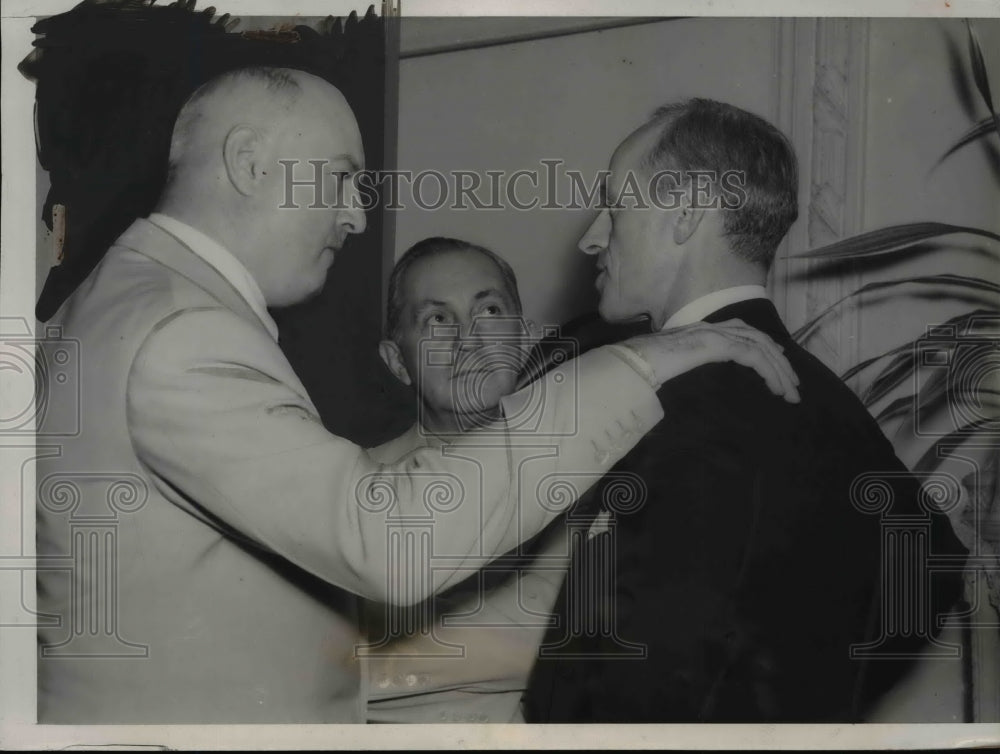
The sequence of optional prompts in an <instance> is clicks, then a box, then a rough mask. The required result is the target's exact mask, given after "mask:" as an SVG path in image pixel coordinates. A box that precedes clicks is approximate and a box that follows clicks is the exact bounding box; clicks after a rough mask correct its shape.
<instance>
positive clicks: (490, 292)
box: [473, 288, 504, 301]
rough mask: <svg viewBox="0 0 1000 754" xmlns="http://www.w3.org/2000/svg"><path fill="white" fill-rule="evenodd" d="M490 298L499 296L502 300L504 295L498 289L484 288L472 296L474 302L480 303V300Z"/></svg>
mask: <svg viewBox="0 0 1000 754" xmlns="http://www.w3.org/2000/svg"><path fill="white" fill-rule="evenodd" d="M490 296H499V297H500V298H503V296H504V294H503V291H501V290H500V289H499V288H485V289H483V290H481V291H479V293H477V294H476V295H475V296H473V298H474V299H475V300H476V301H481V300H482V299H484V298H489V297H490Z"/></svg>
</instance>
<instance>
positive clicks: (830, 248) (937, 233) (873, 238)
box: [785, 223, 1000, 259]
mask: <svg viewBox="0 0 1000 754" xmlns="http://www.w3.org/2000/svg"><path fill="white" fill-rule="evenodd" d="M953 233H970V234H972V235H976V236H981V237H982V238H989V239H991V240H993V241H1000V234H998V233H994V232H993V231H989V230H984V229H983V228H970V227H967V226H964V225H948V224H947V223H908V224H906V225H891V226H889V227H888V228H880V229H878V230H872V231H869V232H867V233H860V234H858V235H856V236H851V237H850V238H844V239H842V240H840V241H835V242H834V243H831V244H827V245H826V246H821V247H820V248H818V249H812V250H811V251H804V252H800V253H798V254H789V255H788V256H787V257H785V258H786V259H817V258H823V259H854V258H859V257H871V256H877V255H879V254H889V253H891V252H894V251H899V250H900V249H904V248H906V247H907V246H912V245H913V244H916V243H920V242H921V241H929V240H931V239H932V238H940V237H941V236H949V235H951V234H953Z"/></svg>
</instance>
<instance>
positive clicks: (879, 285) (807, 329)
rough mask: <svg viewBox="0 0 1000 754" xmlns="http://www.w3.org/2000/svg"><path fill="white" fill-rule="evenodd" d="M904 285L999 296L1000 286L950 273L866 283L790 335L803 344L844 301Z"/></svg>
mask: <svg viewBox="0 0 1000 754" xmlns="http://www.w3.org/2000/svg"><path fill="white" fill-rule="evenodd" d="M905 285H915V286H919V287H923V288H931V289H933V288H943V289H948V288H951V289H957V290H967V291H976V292H979V293H993V294H998V295H1000V285H998V284H996V283H992V282H990V281H989V280H984V279H983V278H977V277H970V276H968V275H954V274H951V273H945V274H941V275H922V276H919V277H910V278H898V279H895V280H880V281H877V282H874V283H867V284H865V285H863V286H861V287H860V288H858V289H857V290H856V291H851V292H850V293H848V294H846V295H845V296H841V297H840V298H839V299H837V300H836V301H834V302H833V303H832V304H830V305H829V306H828V307H827V308H826V309H824V310H823V311H821V312H820V313H819V314H817V315H816V316H815V317H813V318H812V319H811V320H810V321H809V322H806V323H805V324H804V325H802V327H800V328H799V329H798V330H796V331H795V332H794V333H792V338H793V339H794V340H795V341H796V342H799V343H801V342H803V341H804V340H805V339H806V338H807V337H808V336H809V335H810V334H811V333H812V332H813V330H815V329H816V327H817V326H818V325H819V323H820V322H822V321H823V320H824V319H826V318H827V317H828V316H829V315H830V313H831V312H833V311H834V310H835V309H836V308H837V307H838V306H840V305H841V304H842V303H844V302H845V301H847V300H849V299H852V298H857V297H858V296H863V295H864V294H866V293H873V292H875V291H884V290H888V289H890V288H897V287H900V286H905Z"/></svg>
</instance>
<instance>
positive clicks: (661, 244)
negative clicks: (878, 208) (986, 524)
mask: <svg viewBox="0 0 1000 754" xmlns="http://www.w3.org/2000/svg"><path fill="white" fill-rule="evenodd" d="M796 197H797V167H796V160H795V155H794V152H793V150H792V147H791V145H790V144H789V142H788V140H787V139H786V138H785V137H784V136H783V135H782V134H781V133H780V132H779V131H778V130H777V129H775V128H774V127H773V126H771V125H770V124H769V123H767V122H765V121H764V120H762V119H761V118H759V117H757V116H754V115H752V114H750V113H747V112H745V111H743V110H739V109H737V108H735V107H732V106H729V105H726V104H722V103H719V102H713V101H709V100H702V99H694V100H690V101H687V102H682V103H679V104H673V105H669V106H667V107H664V108H661V109H660V110H658V111H657V112H656V114H655V115H654V116H653V118H652V119H651V120H650V121H648V122H647V123H646V124H644V125H642V126H641V127H640V128H639V129H637V130H636V131H635V132H633V133H632V134H631V135H630V136H629V137H628V138H626V139H625V141H624V142H622V144H621V145H619V147H618V148H617V149H616V150H615V153H614V155H613V156H612V159H611V165H610V175H609V178H608V180H607V183H606V186H605V195H604V198H605V202H604V203H605V208H604V209H602V210H601V212H600V214H599V215H598V216H597V218H596V219H595V220H594V222H593V224H592V225H591V226H590V228H589V229H588V230H587V232H586V234H585V235H584V236H583V238H582V239H581V240H580V244H579V246H580V249H581V250H582V251H583V252H584V253H586V254H591V255H593V256H595V258H596V261H597V269H598V277H597V282H596V285H597V289H598V291H599V293H600V305H599V312H600V315H601V317H602V318H604V319H605V320H607V321H609V322H626V321H629V320H633V319H635V318H637V317H647V318H648V320H649V323H650V325H651V329H652V330H653V331H660V330H666V331H669V330H670V329H672V328H676V327H683V326H686V325H690V324H691V323H693V322H699V321H705V322H719V321H723V320H727V319H730V318H733V317H736V318H739V319H741V320H743V321H745V322H747V323H748V324H750V325H752V326H754V327H756V328H759V329H760V330H762V331H764V332H766V333H768V334H769V335H770V336H771V337H773V338H774V339H775V341H776V342H777V343H779V344H780V345H781V346H782V347H783V348H784V349H785V354H786V355H787V356H788V358H789V360H790V361H791V363H792V365H793V367H794V368H795V371H796V372H797V374H798V375H799V377H800V378H801V386H800V387H801V395H802V402H801V403H800V404H796V405H791V404H788V403H785V402H783V401H780V400H774V399H773V398H772V397H771V396H769V395H767V394H766V392H764V391H761V390H760V389H759V386H758V385H756V384H754V383H753V381H752V380H748V376H749V375H748V373H747V372H746V370H744V369H742V368H740V367H739V366H734V365H721V364H720V365H709V366H706V367H703V368H699V369H696V370H693V371H691V372H690V373H688V374H686V375H684V376H683V377H682V378H680V379H679V380H677V381H676V382H675V383H673V384H672V385H671V389H670V390H669V391H661V392H660V394H659V395H660V400H661V403H662V406H663V411H664V415H665V416H666V417H667V419H666V421H665V422H664V424H663V427H664V428H666V427H669V428H670V429H669V431H660V429H659V428H654V429H653V431H652V432H650V433H649V434H648V435H647V436H646V438H645V439H644V440H643V441H642V442H641V443H640V444H639V445H638V446H637V447H636V448H635V449H634V450H633V451H632V452H630V453H629V454H628V455H627V456H626V458H625V459H623V461H622V462H621V463H620V464H618V466H616V471H620V472H625V473H631V474H635V475H637V476H638V477H640V478H641V479H642V480H643V481H644V483H645V491H646V496H645V499H644V501H640V502H641V503H642V504H639V505H635V506H633V507H632V508H631V509H630V510H628V511H622V510H619V511H618V512H615V511H614V510H611V509H609V508H607V507H605V508H604V509H603V510H601V511H600V512H598V513H597V518H596V521H595V524H594V528H593V529H592V533H596V536H594V537H593V538H592V539H590V540H589V541H588V542H587V544H586V546H584V547H581V548H580V549H579V550H578V551H577V552H576V553H575V555H574V561H573V565H572V566H571V569H570V573H569V575H568V577H567V581H566V585H565V586H564V588H563V592H562V595H561V596H560V598H559V599H558V600H557V603H556V609H557V611H558V612H559V617H560V620H559V625H558V626H557V627H556V628H554V629H553V630H552V631H551V633H550V635H549V636H548V637H547V639H546V642H545V645H544V646H543V648H542V650H541V656H540V659H539V662H538V664H537V666H536V668H535V671H534V673H533V677H532V681H531V683H530V686H529V690H528V693H527V695H526V700H525V707H526V716H527V718H528V720H529V721H538V722H575V721H599V722H758V723H763V722H855V721H860V720H862V719H863V718H864V715H865V714H866V713H867V712H868V711H869V710H870V709H871V705H872V704H873V702H874V701H875V700H876V699H877V698H878V696H879V695H881V694H882V693H883V692H884V691H885V690H886V689H887V688H889V687H890V686H891V685H892V684H893V683H894V682H895V681H896V680H897V679H898V678H899V677H900V676H901V675H902V673H903V672H904V670H905V669H906V668H907V667H909V665H910V660H909V658H911V657H912V655H913V654H914V653H915V652H917V651H919V649H920V647H921V646H922V645H923V643H924V642H925V640H926V639H928V638H929V637H930V635H931V634H932V633H933V634H936V633H937V631H938V630H939V628H940V624H939V623H938V619H939V617H940V616H941V614H942V613H943V612H945V611H947V610H948V608H949V607H950V605H951V604H952V603H953V602H954V600H955V599H956V598H957V597H958V595H959V594H960V588H961V578H960V575H959V573H957V572H954V571H953V572H949V573H947V574H935V575H934V576H933V578H931V577H930V575H927V574H921V573H917V572H916V568H915V567H914V566H913V564H912V563H910V562H908V561H906V560H904V559H903V558H902V556H901V555H900V554H899V553H898V552H892V551H884V550H883V540H882V534H883V532H882V527H883V526H884V525H885V524H884V522H883V521H882V520H881V519H880V517H879V516H878V515H873V514H872V513H871V512H866V511H865V510H863V505H862V503H863V502H864V501H865V498H866V495H868V494H870V493H871V488H865V486H864V485H865V483H867V484H875V485H884V489H885V490H888V493H887V494H889V496H890V498H891V507H890V510H889V511H888V514H889V515H892V516H905V517H910V518H911V519H912V518H914V517H915V518H917V519H920V520H923V521H926V522H927V523H928V524H929V531H930V538H929V552H931V553H933V554H934V555H936V556H938V555H951V556H953V557H954V561H955V563H956V564H957V565H958V566H959V567H960V565H961V563H962V562H963V560H964V556H965V550H964V548H963V547H962V546H961V544H960V543H959V542H958V540H957V539H956V538H955V536H954V534H953V532H952V530H951V527H950V524H949V523H948V521H947V519H946V518H945V517H944V516H943V515H941V514H940V513H938V512H936V511H934V510H933V509H928V508H926V507H922V506H923V503H922V502H921V501H920V500H919V496H920V485H919V484H918V482H917V480H915V479H914V478H913V477H912V476H911V475H909V474H908V472H907V470H906V469H905V467H904V466H903V464H902V463H901V462H900V461H899V460H898V459H897V458H896V456H895V453H894V452H893V449H892V446H891V445H890V444H889V442H888V441H887V440H886V438H885V437H884V436H883V435H882V433H881V431H880V430H879V427H878V425H877V424H876V423H875V422H874V420H873V419H872V418H871V417H870V416H869V414H868V413H867V411H866V410H865V408H864V407H863V406H862V404H861V402H860V401H859V400H858V399H857V398H856V397H855V396H854V394H853V393H851V392H850V391H849V390H848V388H847V387H846V386H845V385H844V384H843V383H842V382H841V381H840V380H839V379H838V378H837V376H836V375H834V374H833V373H832V372H830V371H829V370H828V369H827V368H826V367H825V366H823V365H822V364H821V363H820V362H819V361H818V360H817V359H815V358H814V357H812V356H811V355H810V354H808V353H807V352H806V351H805V350H804V349H802V348H801V347H800V346H798V345H797V344H796V343H795V342H794V341H793V340H792V338H791V337H790V335H789V333H788V330H787V329H786V328H785V326H784V324H783V323H782V322H781V319H780V318H779V316H778V314H777V312H776V310H775V308H774V306H773V304H772V303H771V302H770V301H769V300H768V298H767V294H766V291H765V288H764V286H765V282H766V279H767V274H768V270H769V269H770V267H771V263H772V261H773V259H774V255H775V251H776V249H777V246H778V244H779V242H780V241H781V239H782V238H783V237H784V236H785V234H786V232H787V230H788V228H789V227H790V226H791V224H792V222H793V221H794V220H795V218H796V216H797V212H798V210H797V204H796ZM866 480H867V481H866ZM859 485H860V486H859ZM596 499H598V500H600V499H602V496H601V495H598V496H596ZM884 559H885V560H884ZM918 567H919V566H918ZM882 568H885V569H886V571H887V572H889V573H895V575H896V576H898V577H899V578H901V579H911V580H912V581H911V582H910V583H918V581H917V580H918V579H922V578H925V577H926V578H929V579H930V581H931V583H930V586H929V588H928V590H927V591H926V593H920V592H918V593H916V594H915V595H906V596H905V598H904V599H906V600H907V604H906V605H897V604H892V605H884V606H883V604H882V599H883V594H882V591H881V587H882V583H883V582H882V578H883V576H882V573H881V570H882ZM594 574H597V576H594ZM605 580H606V581H607V583H608V585H609V586H608V588H606V589H605V588H604V584H605ZM911 597H915V598H916V602H915V603H913V604H910V603H909V599H910V598H911ZM883 609H884V610H885V611H886V612H883ZM900 609H904V610H907V609H912V610H913V611H915V612H913V613H912V617H913V620H914V621H915V624H914V625H923V626H927V627H928V633H927V634H926V635H925V636H922V637H920V636H917V637H914V636H912V635H911V636H909V637H899V638H897V639H896V640H894V641H889V642H887V643H886V644H884V645H882V646H880V647H879V648H878V649H877V650H876V652H877V653H879V656H878V658H877V659H874V660H870V661H868V660H866V659H865V658H864V656H863V655H862V656H859V657H858V658H855V657H853V656H852V648H856V647H861V646H862V645H865V644H868V645H870V646H869V649H871V647H872V646H873V645H875V644H876V643H877V640H878V639H879V638H880V635H881V632H882V629H883V628H884V627H886V624H885V623H884V621H885V620H886V618H887V615H888V612H889V611H895V610H900ZM573 625H575V626H580V625H585V626H591V627H594V626H597V627H600V628H599V629H592V630H590V631H587V632H584V631H578V632H576V633H573V632H571V631H569V630H568V629H567V626H573ZM897 629H898V627H897ZM893 653H897V654H898V655H899V656H898V657H897V658H896V659H887V656H889V655H892V654H893Z"/></svg>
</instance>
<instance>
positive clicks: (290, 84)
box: [167, 66, 303, 185]
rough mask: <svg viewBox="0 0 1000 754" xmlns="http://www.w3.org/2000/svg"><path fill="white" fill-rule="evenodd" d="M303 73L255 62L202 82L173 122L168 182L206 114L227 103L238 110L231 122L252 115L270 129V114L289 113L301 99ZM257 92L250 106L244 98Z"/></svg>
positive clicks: (215, 114) (263, 127)
mask: <svg viewBox="0 0 1000 754" xmlns="http://www.w3.org/2000/svg"><path fill="white" fill-rule="evenodd" d="M301 75H302V73H301V72H300V71H297V70H295V69H291V68H274V67H269V66H253V67H247V68H237V69H235V70H232V71H227V72H226V73H223V74H220V75H219V76H216V77H215V78H213V79H211V80H209V81H207V82H206V83H204V84H202V85H201V86H200V87H199V88H198V89H196V90H195V92H194V94H192V95H191V96H190V97H189V98H188V100H187V102H185V103H184V106H183V107H182V108H181V111H180V113H179V114H178V115H177V120H176V121H175V123H174V130H173V135H172V137H171V141H170V156H169V163H168V176H167V184H168V185H169V184H170V183H171V182H172V181H173V180H174V178H175V177H176V173H177V170H178V168H179V167H180V165H181V163H182V162H183V160H184V156H185V153H186V152H187V151H188V149H189V148H190V146H191V144H192V142H193V140H194V137H195V136H196V135H197V134H198V131H199V128H200V127H202V124H203V121H204V120H205V118H206V116H207V115H211V116H212V117H219V115H220V114H222V113H219V112H215V113H213V112H212V111H213V110H222V109H224V108H225V107H226V106H227V105H228V106H230V107H232V108H233V109H234V110H235V112H233V113H232V115H233V118H234V123H232V124H229V125H235V121H236V120H242V119H244V118H247V117H249V118H250V119H252V120H258V121H259V122H258V123H255V124H254V125H256V126H258V127H260V128H262V129H264V130H265V131H266V130H269V128H268V127H269V126H271V125H274V123H273V122H272V123H269V122H268V121H269V120H273V118H272V117H269V116H273V115H275V114H277V115H288V114H290V113H291V112H292V110H293V109H294V106H295V105H296V103H297V102H298V101H299V98H300V96H301V95H302V91H303V87H302V84H301V83H300V81H299V80H298V79H299V77H300V76H301ZM254 96H256V97H257V99H256V100H251V101H252V102H253V104H251V105H249V106H247V105H246V100H245V98H248V97H254ZM240 110H244V111H245V110H250V111H253V112H240ZM269 111H270V112H269Z"/></svg>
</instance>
